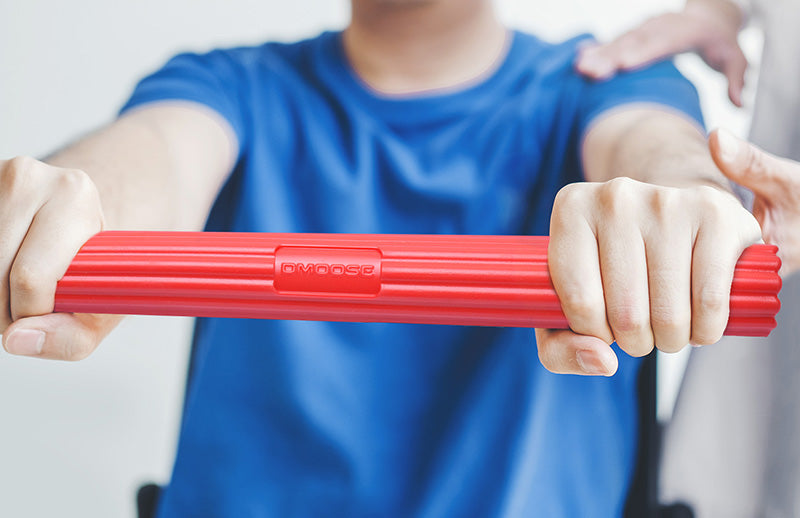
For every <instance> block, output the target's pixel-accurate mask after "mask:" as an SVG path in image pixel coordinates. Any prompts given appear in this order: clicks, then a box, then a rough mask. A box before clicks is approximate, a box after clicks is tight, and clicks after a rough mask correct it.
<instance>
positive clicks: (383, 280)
mask: <svg viewBox="0 0 800 518" xmlns="http://www.w3.org/2000/svg"><path fill="white" fill-rule="evenodd" d="M548 241H549V238H547V237H541V236H446V235H356V234H255V233H252V234H248V233H212V232H101V233H100V234H97V235H96V236H94V237H92V238H91V239H90V240H89V241H88V242H87V243H86V244H85V245H84V246H83V248H82V249H81V250H80V252H79V253H78V255H77V256H76V257H75V259H74V260H73V262H72V264H71V265H70V267H69V269H68V270H67V273H66V274H65V275H64V277H63V278H62V279H61V281H59V283H58V288H57V290H56V305H55V311H59V312H77V313H113V314H139V315H176V316H177V315H181V316H197V317H232V318H278V319H291V320H330V321H343V322H403V323H421V324H454V325H481V326H503V327H542V328H553V329H565V328H567V327H568V325H567V320H566V317H565V316H564V313H563V312H562V310H561V304H560V303H559V300H558V297H557V296H556V293H555V291H554V290H553V285H552V282H551V281H550V274H549V271H548V268H547V244H548ZM776 252H777V247H774V246H770V245H753V246H751V247H749V248H748V249H747V250H745V252H744V254H743V255H742V257H741V258H740V259H739V262H738V263H737V265H736V273H735V276H734V280H733V286H732V288H731V303H730V308H731V312H730V319H729V321H728V327H727V329H726V331H725V334H728V335H736V336H767V335H768V334H769V333H770V331H772V329H773V328H774V327H775V315H776V314H777V312H778V310H779V309H780V302H779V300H778V292H779V291H780V288H781V279H780V277H779V276H778V270H779V268H780V259H778V257H777V255H776Z"/></svg>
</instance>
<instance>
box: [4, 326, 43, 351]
mask: <svg viewBox="0 0 800 518" xmlns="http://www.w3.org/2000/svg"><path fill="white" fill-rule="evenodd" d="M44 338H45V334H44V331H38V330H36V329H17V330H16V331H14V332H13V333H11V334H10V335H8V339H7V340H6V350H7V351H8V352H9V353H11V354H17V355H19V356H36V355H38V354H41V352H42V348H43V347H44Z"/></svg>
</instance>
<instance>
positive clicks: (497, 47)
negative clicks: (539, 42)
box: [343, 0, 507, 95]
mask: <svg viewBox="0 0 800 518" xmlns="http://www.w3.org/2000/svg"><path fill="white" fill-rule="evenodd" d="M352 12H353V14H352V19H351V22H350V25H349V26H348V27H347V29H345V31H344V36H343V39H344V48H345V53H346V54H347V57H348V59H349V61H350V63H351V65H352V66H353V68H354V69H355V71H356V73H357V74H358V75H359V77H360V78H361V79H362V80H363V81H364V82H366V83H367V84H368V85H369V86H370V87H372V88H373V89H375V90H377V91H379V92H382V93H385V94H390V95H392V94H393V95H400V94H409V93H419V92H424V91H430V90H441V89H448V88H453V87H457V86H459V85H463V84H465V83H469V82H471V81H475V80H477V79H479V78H481V77H483V76H485V75H486V74H488V73H489V72H490V71H491V70H492V69H493V68H495V67H496V66H497V64H498V63H499V61H500V59H501V58H502V56H503V55H504V53H505V51H506V46H507V31H506V29H505V28H504V27H503V26H502V25H501V24H500V22H499V21H498V20H497V18H496V16H495V13H494V11H493V9H492V6H491V2H490V0H428V1H426V0H353V1H352Z"/></svg>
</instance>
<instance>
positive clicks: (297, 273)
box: [274, 246, 381, 295]
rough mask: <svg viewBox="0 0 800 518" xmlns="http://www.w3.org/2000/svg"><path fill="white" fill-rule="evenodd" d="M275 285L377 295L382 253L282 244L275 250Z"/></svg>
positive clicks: (286, 288) (300, 290)
mask: <svg viewBox="0 0 800 518" xmlns="http://www.w3.org/2000/svg"><path fill="white" fill-rule="evenodd" d="M274 286H275V289H276V290H277V291H279V292H285V293H330V294H337V293H338V294H350V295H377V294H378V292H379V291H380V290H381V253H380V251H378V250H377V249H371V248H363V249H362V248H311V247H299V246H282V247H280V248H278V249H277V250H276V251H275V280H274Z"/></svg>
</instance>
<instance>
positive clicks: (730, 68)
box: [722, 44, 747, 108]
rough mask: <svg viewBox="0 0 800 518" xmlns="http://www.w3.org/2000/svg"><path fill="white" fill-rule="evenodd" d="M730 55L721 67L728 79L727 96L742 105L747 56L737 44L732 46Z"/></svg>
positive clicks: (737, 104)
mask: <svg viewBox="0 0 800 518" xmlns="http://www.w3.org/2000/svg"><path fill="white" fill-rule="evenodd" d="M730 52H731V55H730V56H729V57H728V59H727V60H726V62H725V65H724V67H723V69H722V72H723V74H725V77H726V78H727V79H728V98H730V100H731V102H732V103H733V104H735V105H736V106H738V107H739V108H741V107H742V91H743V90H744V75H745V73H746V72H747V58H746V57H745V55H744V52H742V49H741V48H740V47H739V45H738V44H735V45H734V46H733V49H732V50H731V51H730Z"/></svg>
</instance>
